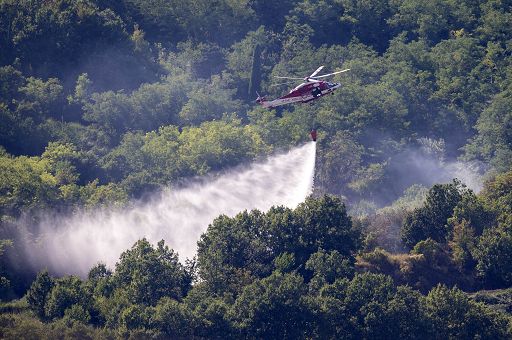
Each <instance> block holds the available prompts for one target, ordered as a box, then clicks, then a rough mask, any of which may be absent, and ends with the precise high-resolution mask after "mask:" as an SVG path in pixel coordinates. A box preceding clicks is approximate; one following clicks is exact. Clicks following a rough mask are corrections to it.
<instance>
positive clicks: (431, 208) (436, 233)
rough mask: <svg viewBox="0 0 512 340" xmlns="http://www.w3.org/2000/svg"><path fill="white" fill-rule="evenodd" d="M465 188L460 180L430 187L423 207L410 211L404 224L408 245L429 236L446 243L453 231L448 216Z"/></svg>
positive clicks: (403, 232) (405, 241)
mask: <svg viewBox="0 0 512 340" xmlns="http://www.w3.org/2000/svg"><path fill="white" fill-rule="evenodd" d="M463 190H464V188H463V187H462V186H461V183H460V182H459V181H458V180H454V181H453V182H452V183H449V184H436V185H434V186H433V187H432V188H430V190H429V192H428V194H427V198H426V202H425V204H424V205H423V207H421V208H417V209H414V211H413V212H411V213H409V214H408V215H407V216H406V218H405V221H404V223H403V225H402V229H401V234H402V240H403V241H404V243H405V244H406V245H407V246H408V247H413V246H414V245H415V244H416V243H418V242H419V241H421V240H425V239H427V238H429V237H430V238H432V239H433V240H435V241H437V242H441V243H444V242H446V240H447V237H448V236H449V235H450V233H451V229H450V226H449V225H448V222H447V221H448V218H450V217H451V216H452V215H453V210H454V209H455V207H456V206H457V204H458V203H459V202H460V201H461V199H462V196H463V194H464V191H463Z"/></svg>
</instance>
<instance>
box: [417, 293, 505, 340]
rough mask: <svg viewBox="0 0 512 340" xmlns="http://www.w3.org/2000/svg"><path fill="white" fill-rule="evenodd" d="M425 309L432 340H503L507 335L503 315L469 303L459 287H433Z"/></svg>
mask: <svg viewBox="0 0 512 340" xmlns="http://www.w3.org/2000/svg"><path fill="white" fill-rule="evenodd" d="M425 308H426V313H427V315H428V317H429V319H430V320H431V322H432V324H433V331H434V333H433V336H434V337H435V338H443V339H460V338H488V339H506V338H507V337H509V336H510V334H509V330H508V329H507V323H508V321H507V319H506V317H505V316H503V315H501V314H500V313H498V312H494V311H491V310H489V309H488V308H486V307H484V306H483V305H481V304H479V303H475V302H473V301H471V300H469V298H468V297H467V296H466V294H464V292H462V291H461V290H459V289H458V288H452V289H450V288H447V287H446V286H443V285H439V286H437V287H435V288H434V289H432V290H431V291H430V292H429V293H428V295H427V297H426V299H425Z"/></svg>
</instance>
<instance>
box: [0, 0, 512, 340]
mask: <svg viewBox="0 0 512 340" xmlns="http://www.w3.org/2000/svg"><path fill="white" fill-rule="evenodd" d="M511 22H512V2H511V1H508V0H478V1H476V0H474V1H462V0H433V1H419V0H376V1H362V0H321V1H310V0H299V1H290V0H283V1H268V0H251V1H249V0H216V1H206V0H190V1H176V0H150V1H142V0H121V1H114V0H79V1H78V0H49V1H30V0H21V1H16V0H0V49H1V53H0V299H2V301H3V300H10V299H14V298H20V297H22V296H25V297H24V299H21V300H14V301H13V302H5V303H4V302H2V303H1V304H0V338H21V337H43V338H44V337H46V338H61V337H78V336H82V337H91V338H93V337H98V338H114V337H123V338H130V337H132V338H150V337H151V338H192V337H202V338H210V337H216V338H241V337H243V338H254V337H257V338H275V337H279V338H308V339H310V338H342V339H344V338H347V339H350V338H353V339H356V338H418V339H424V338H443V339H444V338H492V339H501V338H510V337H511V334H510V332H511V329H512V328H511V326H510V325H511V321H510V310H511V309H510V308H512V307H510V303H509V305H508V307H505V308H504V307H503V303H501V301H510V298H509V297H510V292H509V291H508V290H507V289H509V288H510V287H511V286H512V274H511V273H512V267H511V263H512V208H511V207H512V194H511V192H512V169H511V166H512V163H511V159H512V132H511V131H512V81H511V79H512V43H511V42H512V25H511V24H510V23H511ZM320 65H324V66H325V70H326V71H329V72H331V71H335V70H340V69H344V68H349V69H350V72H346V73H343V74H339V75H336V76H334V77H333V78H329V80H330V81H331V80H332V81H334V82H339V83H340V84H341V86H340V88H339V89H338V90H337V91H336V92H334V93H333V95H331V96H326V97H324V98H321V99H319V100H317V101H314V102H312V104H311V106H308V105H288V106H285V107H280V108H277V109H273V110H267V109H264V108H262V107H256V104H255V103H254V100H255V99H256V96H258V95H259V94H261V95H266V96H267V97H268V98H274V97H277V96H281V95H283V94H285V93H286V92H287V90H288V89H290V88H292V87H293V86H295V85H296V84H295V83H293V82H290V83H287V84H281V85H280V84H278V82H277V81H275V80H276V79H275V78H274V77H275V76H291V77H296V78H298V79H302V78H303V77H304V76H306V75H308V74H311V72H312V71H313V70H315V69H316V68H317V67H318V66H320ZM297 84H298V82H297ZM312 128H314V129H316V130H317V131H318V141H317V152H318V154H317V159H316V169H315V170H316V171H315V188H314V193H313V196H312V197H309V198H307V199H306V201H305V202H303V203H301V204H299V205H298V206H297V207H296V208H293V209H291V208H285V207H281V206H275V207H272V208H271V209H270V210H268V211H266V212H263V211H257V210H253V211H244V212H240V213H239V214H237V215H235V216H231V217H228V216H224V215H221V216H219V217H217V218H216V219H215V220H213V221H211V225H210V226H209V227H208V229H207V230H206V232H205V233H204V234H203V235H202V236H201V238H200V240H199V242H198V252H197V258H196V259H195V260H191V261H189V262H187V263H186V264H184V263H182V262H180V260H179V257H178V254H177V253H176V252H174V250H172V249H170V248H168V246H166V245H165V244H164V242H163V241H162V242H160V243H158V244H156V245H152V244H151V243H150V242H149V241H147V240H146V239H142V240H139V241H138V242H136V243H135V244H134V245H133V247H132V248H131V249H128V250H126V251H125V252H124V253H123V254H122V255H121V257H120V259H119V262H118V263H117V265H116V266H115V267H114V268H107V267H106V265H104V264H98V265H97V266H95V267H93V268H91V271H90V273H89V276H88V277H87V278H79V277H75V276H63V277H58V276H56V275H55V274H56V273H50V272H48V271H44V270H43V271H40V269H42V268H33V267H32V266H31V265H29V263H28V262H29V261H28V260H27V259H26V258H25V257H26V256H25V255H26V253H25V248H30V247H37V246H38V245H39V242H40V240H41V239H43V238H44V237H45V235H44V233H43V232H42V231H41V230H38V228H37V226H38V221H39V219H40V218H41V216H40V215H42V213H43V212H44V213H48V214H61V213H66V214H70V215H73V214H77V213H78V212H81V211H84V210H87V209H90V210H91V209H108V208H110V207H126V206H127V205H128V204H131V203H130V202H132V201H133V200H137V199H141V200H142V199H144V197H145V195H146V194H148V193H151V192H154V191H155V190H159V189H162V188H165V187H174V186H176V185H179V183H182V181H186V180H187V179H190V178H193V177H195V176H203V175H208V174H210V175H211V174H212V173H218V172H220V171H223V170H226V169H228V168H231V167H236V166H239V165H241V164H244V163H247V162H250V161H252V160H255V159H259V158H261V157H262V156H265V155H268V154H271V153H273V152H279V151H280V150H286V149H289V148H291V147H293V146H297V145H299V144H302V143H304V142H305V141H306V140H307V138H308V136H307V133H308V131H310V130H311V129H312ZM475 167H478V168H479V173H478V174H479V175H482V174H484V173H485V176H484V178H485V179H486V182H485V183H484V185H483V189H482V191H481V192H478V191H479V190H478V189H480V187H481V185H480V183H479V178H477V177H478V176H474V171H472V169H473V168H475ZM477 172H478V171H477ZM468 174H469V175H468ZM459 176H461V177H462V178H460V180H461V181H464V182H466V184H467V185H468V186H467V187H465V186H464V185H463V184H462V182H461V181H459V180H454V181H452V180H453V178H455V177H459ZM450 181H452V182H450ZM469 187H471V188H472V189H475V190H470V189H468V188H469ZM326 194H327V195H326ZM334 195H337V196H334ZM20 220H23V221H24V223H23V226H24V227H23V228H21V227H20V225H21V224H20V223H18V221H20ZM205 227H206V226H205ZM84 256H87V254H84ZM38 271H40V272H39V274H37V276H36V273H37V272H38ZM456 287H460V288H461V289H462V290H464V291H476V290H481V289H504V290H503V291H499V293H496V294H503V295H504V296H505V297H504V298H503V300H499V299H496V298H495V297H494V295H493V294H494V293H487V292H486V291H483V292H481V294H483V295H484V296H485V297H487V298H486V299H484V301H485V303H486V304H492V305H496V306H497V307H496V306H493V307H492V308H490V307H488V306H486V305H484V304H482V303H480V302H478V303H477V302H475V301H474V300H473V299H474V296H472V295H468V294H466V293H465V292H463V291H462V290H460V289H459V288H456ZM507 294H508V295H507ZM507 299H508V300H507ZM497 300H499V301H500V302H499V303H497V302H496V301H497ZM505 305H506V303H505ZM500 308H501V309H500ZM500 310H503V311H504V312H503V313H502V312H500Z"/></svg>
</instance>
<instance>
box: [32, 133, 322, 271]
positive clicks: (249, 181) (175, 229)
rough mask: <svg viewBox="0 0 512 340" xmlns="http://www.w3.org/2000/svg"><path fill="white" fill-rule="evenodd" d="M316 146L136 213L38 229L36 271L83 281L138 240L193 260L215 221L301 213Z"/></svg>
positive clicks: (104, 213)
mask: <svg viewBox="0 0 512 340" xmlns="http://www.w3.org/2000/svg"><path fill="white" fill-rule="evenodd" d="M315 155H316V143H315V142H309V143H307V144H305V145H303V146H300V147H296V148H294V149H292V150H290V151H289V152H287V153H284V154H279V155H275V156H272V157H269V158H268V159H267V160H265V161H262V162H257V163H254V164H252V165H250V166H248V167H246V168H237V169H235V170H232V171H228V172H225V173H223V174H221V175H219V176H216V177H214V178H210V179H204V180H202V181H197V182H195V183H191V184H189V185H187V186H185V187H183V188H181V189H176V190H173V189H167V190H164V191H162V192H161V193H159V194H158V195H155V196H154V197H153V198H151V199H150V200H149V201H146V202H144V203H136V204H133V206H132V207H131V208H130V209H117V210H113V209H99V210H96V211H93V212H80V213H78V214H75V215H74V216H68V217H60V218H55V217H47V218H45V219H43V220H42V221H41V223H40V225H39V229H40V230H41V235H42V237H41V239H40V242H38V243H39V244H38V245H37V246H34V245H31V246H30V247H29V249H30V250H29V255H30V258H31V261H32V262H33V263H34V265H35V266H36V268H43V267H47V268H48V269H50V270H51V271H52V272H55V273H58V274H79V275H85V274H86V273H87V272H88V271H89V269H90V268H91V267H92V266H94V265H95V264H97V263H99V262H102V263H106V264H107V266H108V267H110V268H113V267H114V265H115V263H116V261H117V260H118V258H119V255H120V254H121V253H122V252H123V251H124V250H126V249H128V248H129V247H131V246H132V245H133V244H134V243H135V242H136V241H137V240H138V239H141V238H143V237H146V238H147V239H148V240H149V241H150V242H152V243H156V242H158V241H159V240H161V239H164V240H165V241H166V243H167V244H168V245H169V246H170V247H171V248H173V249H174V250H176V251H177V252H178V253H179V254H180V258H181V259H182V260H184V259H185V258H191V257H193V256H194V255H195V253H196V243H197V240H198V239H199V237H200V235H201V234H202V233H203V232H205V231H206V228H207V227H208V225H209V224H210V223H211V222H212V220H213V219H214V218H215V217H217V216H219V215H221V214H225V215H228V216H234V215H235V214H237V213H239V212H240V211H243V210H251V209H259V210H261V211H266V210H268V209H269V208H270V207H272V206H276V205H282V206H286V207H290V208H294V207H296V206H297V205H298V204H299V203H300V202H303V201H304V199H305V198H306V197H307V196H308V195H309V194H310V193H311V192H312V188H313V177H314V169H315Z"/></svg>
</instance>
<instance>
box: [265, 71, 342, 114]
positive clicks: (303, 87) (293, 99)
mask: <svg viewBox="0 0 512 340" xmlns="http://www.w3.org/2000/svg"><path fill="white" fill-rule="evenodd" d="M323 68H324V67H323V66H320V67H319V68H317V69H316V71H315V72H313V73H312V74H311V75H310V76H308V77H305V78H294V77H276V78H280V79H292V80H302V81H303V82H302V83H301V84H299V85H297V86H296V87H294V88H293V89H292V90H291V91H290V93H288V94H287V95H284V96H282V97H279V98H277V99H274V100H266V99H265V97H260V95H259V94H258V98H257V99H256V102H258V103H260V104H261V105H262V106H263V107H264V108H269V109H272V108H274V107H277V106H281V105H285V104H291V103H298V102H300V103H308V102H310V101H313V100H315V99H318V98H320V97H322V96H325V95H326V94H329V93H332V92H334V90H336V89H337V88H338V87H340V86H341V84H340V83H329V82H327V81H325V80H319V78H325V77H329V76H333V75H335V74H338V73H343V72H347V71H349V70H350V69H349V68H347V69H345V70H341V71H336V72H333V73H328V74H323V75H321V76H317V74H318V73H319V72H320V71H321V70H322V69H323ZM288 83H289V82H287V83H281V84H275V85H273V86H277V85H283V84H288Z"/></svg>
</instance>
